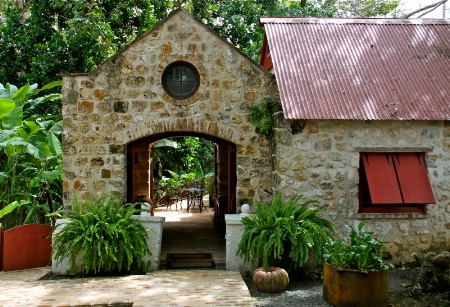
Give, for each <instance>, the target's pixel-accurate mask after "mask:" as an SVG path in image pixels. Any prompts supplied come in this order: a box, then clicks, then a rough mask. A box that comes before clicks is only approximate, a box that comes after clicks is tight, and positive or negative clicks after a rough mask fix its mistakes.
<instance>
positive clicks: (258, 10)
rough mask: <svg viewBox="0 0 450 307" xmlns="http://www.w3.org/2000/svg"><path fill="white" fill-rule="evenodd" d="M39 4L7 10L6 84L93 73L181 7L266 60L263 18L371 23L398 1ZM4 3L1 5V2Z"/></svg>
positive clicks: (0, 78)
mask: <svg viewBox="0 0 450 307" xmlns="http://www.w3.org/2000/svg"><path fill="white" fill-rule="evenodd" d="M302 2H304V1H294V0H282V1H281V0H256V1H255V0H227V1H215V0H195V1H194V0H169V1H153V0H144V1H142V0H120V1H119V0H109V1H84V0H33V1H18V2H17V3H22V4H23V5H19V6H18V7H17V6H16V5H14V4H13V3H12V1H7V2H6V3H9V5H7V6H4V7H3V8H1V9H0V12H3V18H4V22H2V21H1V19H2V18H1V17H2V16H0V44H1V46H2V48H1V49H0V62H2V63H4V64H5V65H2V66H1V67H0V83H2V82H3V83H6V81H9V82H12V83H15V84H25V83H27V82H30V83H35V82H36V83H38V84H46V83H49V82H51V81H53V80H56V78H57V76H58V74H60V73H72V72H87V71H90V70H92V69H93V68H94V67H96V66H97V65H99V64H100V63H102V62H103V61H104V60H105V59H107V58H108V57H109V56H111V55H112V54H114V53H115V52H117V51H118V50H119V49H121V48H123V47H124V46H125V45H126V44H127V43H129V42H130V41H131V40H133V39H134V38H136V37H137V36H138V35H139V34H141V33H143V32H144V31H145V30H147V29H149V28H151V27H152V26H154V25H155V24H156V22H157V21H159V20H162V19H163V18H166V17H167V15H168V14H169V13H170V12H172V11H173V10H174V9H176V8H179V7H184V8H185V9H186V10H188V11H189V12H190V13H192V14H193V15H194V16H195V17H197V18H198V19H199V20H201V21H202V22H204V23H205V24H206V25H207V26H209V27H211V28H212V29H213V30H214V31H216V32H218V33H219V34H220V35H221V36H222V37H224V38H225V39H226V40H228V41H229V42H230V43H232V44H233V45H234V46H237V47H238V48H239V49H240V50H241V51H243V52H244V53H245V54H247V55H248V56H250V57H251V58H253V59H254V60H258V58H259V54H260V50H261V44H262V41H263V40H262V38H263V31H264V29H263V28H261V27H259V18H260V17H262V16H313V17H333V16H352V17H370V16H379V15H385V14H386V13H388V12H389V11H390V10H393V9H395V7H396V6H397V5H398V0H365V1H356V0H308V1H306V4H305V5H302V4H303V3H302ZM0 3H1V2H0Z"/></svg>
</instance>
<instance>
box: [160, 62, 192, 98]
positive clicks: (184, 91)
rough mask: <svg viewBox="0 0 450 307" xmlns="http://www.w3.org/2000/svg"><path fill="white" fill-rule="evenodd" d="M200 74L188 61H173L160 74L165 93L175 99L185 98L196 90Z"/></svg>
mask: <svg viewBox="0 0 450 307" xmlns="http://www.w3.org/2000/svg"><path fill="white" fill-rule="evenodd" d="M199 84H200V75H199V73H198V71H197V69H196V68H195V67H194V65H192V64H190V63H188V62H174V63H172V64H170V65H169V66H167V67H166V69H165V70H164V72H163V74H162V85H163V87H164V90H165V91H166V93H167V94H169V95H170V96H171V97H173V98H175V99H187V98H189V97H191V96H193V95H194V94H195V92H197V90H198V87H199Z"/></svg>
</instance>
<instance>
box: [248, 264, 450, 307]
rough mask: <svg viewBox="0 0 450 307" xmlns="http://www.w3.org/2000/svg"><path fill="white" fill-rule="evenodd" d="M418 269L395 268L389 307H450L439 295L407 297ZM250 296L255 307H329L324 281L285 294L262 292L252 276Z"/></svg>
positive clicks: (291, 286) (302, 283)
mask: <svg viewBox="0 0 450 307" xmlns="http://www.w3.org/2000/svg"><path fill="white" fill-rule="evenodd" d="M417 272H418V270H417V269H415V268H413V269H395V270H392V271H391V272H390V278H389V306H392V307H441V306H442V307H449V306H450V304H449V303H447V302H446V301H445V300H443V298H442V297H441V296H440V295H424V296H422V297H419V298H413V297H411V296H409V294H408V286H410V285H411V284H412V283H413V281H414V278H415V276H416V275H417ZM244 280H245V282H246V283H247V286H248V288H249V290H250V294H251V295H252V297H254V298H255V299H256V300H257V302H256V306H274V307H275V306H276V307H287V306H296V307H297V306H302V307H310V306H313V307H317V306H323V307H330V305H329V304H327V303H326V302H325V301H324V300H323V298H322V281H321V280H318V281H296V282H291V283H290V284H289V287H288V289H287V290H286V291H284V292H281V293H263V292H260V291H258V289H256V287H255V286H254V285H253V283H252V280H251V277H244Z"/></svg>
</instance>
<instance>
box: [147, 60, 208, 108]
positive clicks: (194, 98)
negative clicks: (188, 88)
mask: <svg viewBox="0 0 450 307" xmlns="http://www.w3.org/2000/svg"><path fill="white" fill-rule="evenodd" d="M176 62H184V63H188V64H190V65H192V67H194V68H195V69H196V70H197V72H198V75H199V79H200V80H199V84H198V89H197V91H196V92H195V93H194V94H193V95H192V96H191V97H189V98H185V99H179V98H174V97H172V96H170V95H169V94H168V93H167V92H166V90H165V89H164V86H163V73H164V71H165V70H166V69H167V68H168V67H169V66H170V65H172V64H174V63H176ZM155 77H156V78H157V80H158V81H159V82H157V84H156V86H157V88H156V92H157V93H158V95H159V97H161V98H162V99H163V100H164V101H166V102H169V103H171V104H174V105H177V106H185V105H189V104H192V103H194V102H196V101H197V100H199V99H200V97H201V96H202V95H203V92H204V91H205V89H206V71H205V68H204V67H203V65H202V64H201V63H200V62H199V61H198V60H197V58H196V57H194V56H193V55H185V56H182V55H169V56H166V57H164V58H163V59H162V61H161V62H160V63H159V65H158V69H157V76H155Z"/></svg>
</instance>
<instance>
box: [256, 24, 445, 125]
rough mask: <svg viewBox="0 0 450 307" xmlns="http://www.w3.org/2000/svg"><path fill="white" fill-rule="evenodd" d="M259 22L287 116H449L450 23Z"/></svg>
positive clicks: (407, 118) (405, 118) (433, 117)
mask: <svg viewBox="0 0 450 307" xmlns="http://www.w3.org/2000/svg"><path fill="white" fill-rule="evenodd" d="M261 23H262V24H263V25H264V27H265V31H266V36H267V39H268V42H269V48H270V53H271V56H272V61H273V66H274V71H275V75H276V78H277V82H278V87H279V90H280V95H281V100H282V105H283V111H284V114H285V117H286V118H288V119H358V120H387V119H404V120H410V119H415V120H449V119H450V20H434V21H426V20H422V19H420V20H410V19H408V20H399V19H326V18H261Z"/></svg>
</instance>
